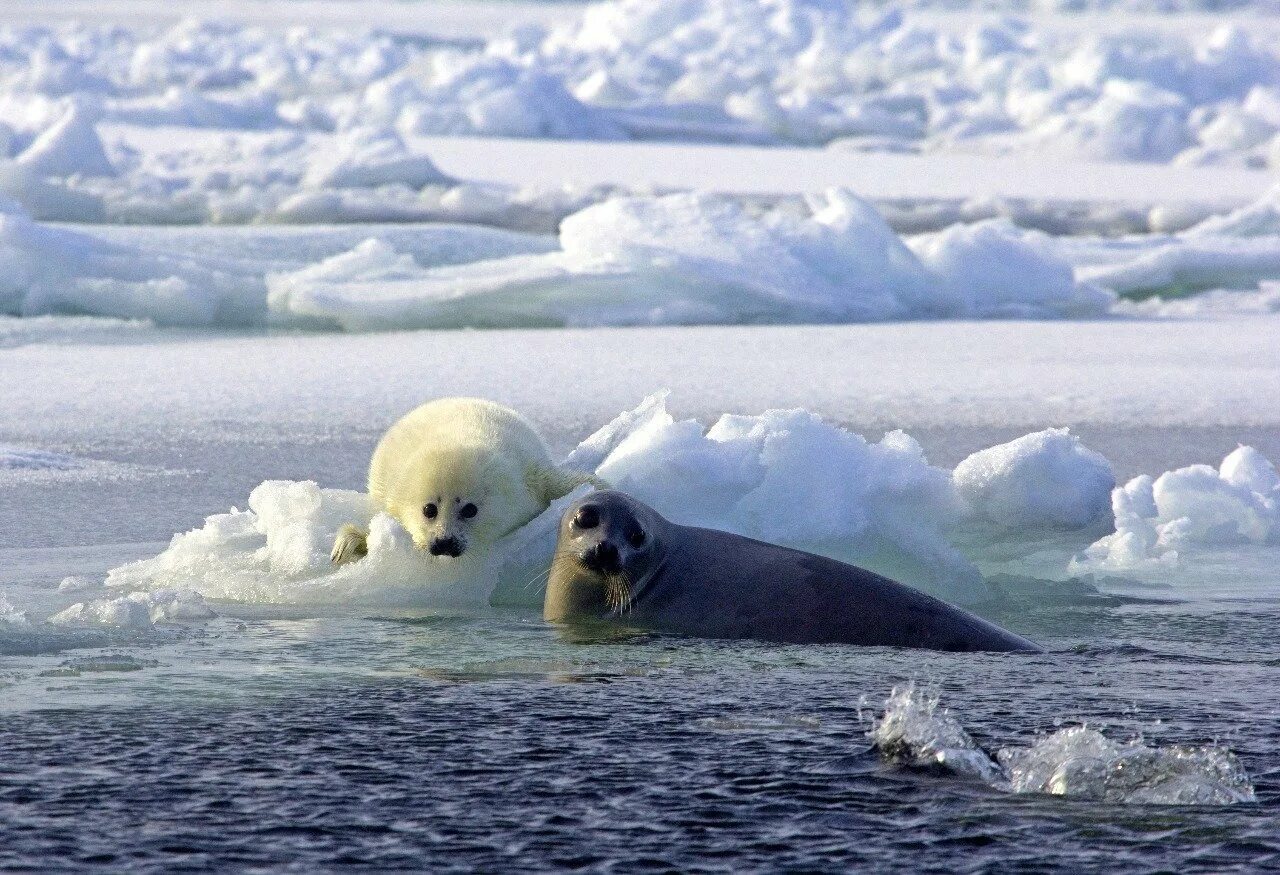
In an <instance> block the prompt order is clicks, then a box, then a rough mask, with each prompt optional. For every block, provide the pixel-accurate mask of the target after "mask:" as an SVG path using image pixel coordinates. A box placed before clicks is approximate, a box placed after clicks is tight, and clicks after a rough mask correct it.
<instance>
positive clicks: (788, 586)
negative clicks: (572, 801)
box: [542, 490, 1040, 652]
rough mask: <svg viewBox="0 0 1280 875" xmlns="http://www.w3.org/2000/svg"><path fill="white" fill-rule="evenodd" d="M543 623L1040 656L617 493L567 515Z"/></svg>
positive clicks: (906, 595)
mask: <svg viewBox="0 0 1280 875" xmlns="http://www.w3.org/2000/svg"><path fill="white" fill-rule="evenodd" d="M542 613H543V617H544V618H545V619H546V620H547V621H549V622H553V623H565V622H572V621H576V620H589V619H597V620H613V621H618V622H621V623H624V624H625V625H627V626H634V627H637V628H644V629H652V630H656V631H665V632H674V633H677V634H681V635H696V636H700V637H706V638H755V639H759V640H763V641H783V642H791V643H796V644H822V643H843V644H864V645H878V646H886V647H923V648H928V649H931V650H951V651H975V650H987V651H1031V652H1037V651H1039V650H1040V648H1039V647H1037V646H1036V645H1035V644H1033V643H1032V642H1030V641H1028V640H1027V639H1026V638H1023V637H1021V636H1019V635H1015V634H1013V633H1012V632H1008V631H1005V630H1004V629H1001V628H1000V627H999V626H996V625H994V624H992V623H989V622H987V621H986V620H983V619H982V618H980V617H976V616H974V615H973V614H970V613H969V612H968V611H963V610H961V609H960V608H957V607H954V606H952V605H949V604H947V603H946V602H944V601H941V600H940V599H936V598H934V597H933V596H930V595H926V594H925V593H922V592H919V591H918V590H915V589H912V588H911V587H909V586H904V585H903V584H901V583H897V582H895V581H892V580H890V579H888V578H887V577H881V576H880V575H878V574H875V573H873V572H870V571H867V570H866V569H863V568H858V567H856V566H853V565H847V564H845V563H843V562H837V561H836V560H834V559H828V558H826V557H823V556H817V555H814V554H812V553H805V552H802V551H800V550H792V549H789V548H787V547H779V546H777V545H776V544H766V543H764V542H763V541H755V540H752V539H751V538H744V537H742V536H741V535H733V534H730V533H728V532H721V531H716V530H714V529H700V528H693V527H690V526H680V525H676V524H675V523H672V522H670V521H668V520H666V519H664V518H663V517H662V516H661V515H659V514H658V512H657V511H655V510H654V509H653V508H651V507H649V506H648V505H645V504H643V503H641V502H639V501H637V500H636V499H634V498H632V497H631V496H629V495H626V494H625V493H622V492H617V491H613V490H604V491H600V492H594V493H592V494H590V495H587V496H584V497H583V498H581V499H579V500H578V501H576V502H574V503H573V504H572V505H570V506H569V507H568V508H567V509H566V510H565V512H564V515H563V516H562V517H561V520H560V537H559V542H558V543H557V545H556V554H555V558H554V560H553V561H552V565H551V573H550V577H549V578H548V580H547V594H546V599H545V601H544V602H543V612H542Z"/></svg>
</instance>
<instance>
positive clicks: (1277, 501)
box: [1073, 446, 1280, 570]
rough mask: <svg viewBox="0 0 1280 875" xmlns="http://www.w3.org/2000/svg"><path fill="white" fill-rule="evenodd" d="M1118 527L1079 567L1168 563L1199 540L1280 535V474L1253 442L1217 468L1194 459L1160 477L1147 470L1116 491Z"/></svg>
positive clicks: (1265, 540) (1265, 539)
mask: <svg viewBox="0 0 1280 875" xmlns="http://www.w3.org/2000/svg"><path fill="white" fill-rule="evenodd" d="M1111 506H1112V511H1113V513H1114V515H1115V520H1116V531H1115V533H1114V534H1111V535H1108V536H1106V537H1105V538H1102V539H1101V540H1099V541H1097V542H1096V543H1094V544H1092V545H1091V546H1090V547H1089V548H1088V550H1087V551H1085V554H1084V556H1083V557H1081V558H1079V559H1077V560H1075V561H1074V562H1073V567H1074V568H1077V569H1091V568H1098V569H1117V570H1123V569H1135V568H1142V567H1144V566H1153V565H1154V566H1156V567H1158V568H1162V569H1165V570H1167V569H1169V568H1172V567H1173V566H1176V565H1177V564H1178V561H1179V557H1180V556H1183V557H1185V556H1186V555H1188V554H1192V553H1193V551H1194V550H1195V549H1196V547H1197V546H1198V545H1242V544H1244V545H1248V544H1252V545H1265V544H1275V543H1276V542H1277V541H1280V475H1278V474H1277V473H1276V469H1275V466H1274V465H1273V464H1272V463H1271V461H1270V460H1269V459H1267V458H1266V457H1264V456H1263V455H1262V454H1261V453H1259V452H1258V451H1257V450H1256V449H1254V448H1253V447H1248V446H1242V447H1240V448H1238V449H1236V450H1235V451H1233V452H1232V453H1230V454H1229V455H1228V456H1227V457H1226V458H1225V459H1223V460H1222V464H1221V465H1219V466H1218V467H1217V468H1214V467H1212V466H1210V465H1190V466H1188V467H1185V468H1179V469H1177V470H1174V471H1166V472H1165V473H1163V474H1161V475H1160V476H1158V477H1156V478H1152V477H1151V476H1149V475H1146V474H1144V475H1141V476H1139V477H1135V478H1133V479H1132V480H1130V481H1129V482H1128V483H1126V484H1124V486H1122V487H1119V488H1117V489H1115V490H1114V491H1113V492H1112V495H1111Z"/></svg>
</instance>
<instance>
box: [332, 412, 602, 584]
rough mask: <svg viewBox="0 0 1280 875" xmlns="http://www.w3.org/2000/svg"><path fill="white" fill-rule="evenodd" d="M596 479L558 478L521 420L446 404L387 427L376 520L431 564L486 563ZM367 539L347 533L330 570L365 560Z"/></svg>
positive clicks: (376, 473)
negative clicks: (392, 523)
mask: <svg viewBox="0 0 1280 875" xmlns="http://www.w3.org/2000/svg"><path fill="white" fill-rule="evenodd" d="M598 482H599V481H597V480H596V479H595V478H594V477H591V476H590V475H586V474H576V473H571V472H568V471H562V470H561V469H559V468H557V467H556V465H555V463H554V462H552V461H551V456H550V454H549V453H548V452H547V447H546V444H544V443H543V442H542V438H541V437H539V436H538V433H537V432H535V431H534V430H533V427H532V426H531V425H529V423H527V422H526V421H525V420H524V419H523V418H522V417H521V416H520V415H519V414H518V413H516V412H515V411H514V410H510V409H508V408H506V407H503V406H502V405H500V404H495V403H493V402H492V401H485V400H482V399H479V398H442V399H440V400H437V401H429V402H427V403H426V404H423V405H422V406H420V407H418V408H416V409H414V410H412V411H410V412H409V413H407V414H406V415H405V416H404V417H403V418H402V419H400V421H399V422H397V423H396V424H395V425H393V426H391V428H390V429H388V430H387V433H386V434H385V435H383V437H382V440H381V441H379V442H378V446H377V449H375V450H374V451H373V458H372V459H371V460H370V462H369V502H370V506H371V510H372V511H373V513H375V514H376V513H379V512H386V513H388V514H390V515H391V516H393V517H395V518H396V519H397V520H399V522H400V524H401V525H402V526H404V528H405V529H406V530H407V531H408V532H409V534H410V535H411V536H412V537H413V543H414V545H415V546H417V547H420V548H422V549H424V550H427V551H429V552H430V553H431V555H432V556H440V557H447V558H452V559H456V558H458V557H460V556H462V555H463V554H471V555H482V554H483V553H484V552H485V551H486V550H487V549H488V548H490V547H491V546H492V545H493V543H494V542H495V541H497V540H498V539H499V538H501V537H502V536H503V535H506V534H509V533H510V532H513V531H515V530H516V529H518V528H520V527H521V526H523V525H524V524H525V523H527V522H529V521H530V520H532V519H533V518H534V517H536V516H537V515H538V514H540V513H542V512H543V511H544V510H546V509H547V505H549V504H550V503H551V502H552V501H554V500H555V499H557V498H560V497H561V496H564V495H567V494H568V493H569V492H571V491H573V490H574V489H575V488H576V487H577V486H579V485H581V484H583V483H598ZM367 537H368V532H367V531H366V530H365V529H363V528H361V527H360V526H357V525H354V524H349V525H346V526H343V527H342V530H341V531H339V532H338V537H337V539H336V540H335V541H334V544H333V552H332V554H331V559H332V560H333V562H334V564H339V565H340V564H342V563H344V562H348V561H351V560H353V559H357V558H359V557H361V556H363V555H365V554H366V553H367V552H368V547H367V541H366V539H367Z"/></svg>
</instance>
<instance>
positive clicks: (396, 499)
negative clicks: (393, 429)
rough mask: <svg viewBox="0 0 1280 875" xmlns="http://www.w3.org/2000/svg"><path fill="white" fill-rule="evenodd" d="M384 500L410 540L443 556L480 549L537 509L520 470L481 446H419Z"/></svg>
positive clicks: (478, 550) (455, 555)
mask: <svg viewBox="0 0 1280 875" xmlns="http://www.w3.org/2000/svg"><path fill="white" fill-rule="evenodd" d="M388 499H389V500H388V502H387V504H388V510H389V511H390V512H391V514H392V515H393V516H394V517H395V518H396V519H398V520H399V521H400V524H401V525H402V526H404V527H405V529H406V530H407V531H408V532H409V534H410V535H412V536H413V543H414V545H415V546H417V547H419V548H421V549H423V550H426V551H428V552H430V553H431V555H432V556H436V557H440V558H441V559H444V560H449V559H457V558H459V557H461V556H463V555H464V554H466V555H471V554H475V553H478V552H480V551H481V550H480V548H487V547H489V546H491V545H492V544H493V543H494V542H495V541H497V540H498V539H499V538H501V537H502V536H503V535H506V534H507V533H509V532H511V531H514V530H515V529H517V528H519V527H520V526H521V525H523V524H524V523H526V522H528V521H529V520H530V519H532V518H533V517H535V516H537V515H538V513H539V512H540V511H541V509H542V507H541V505H540V504H539V503H538V500H537V499H536V498H535V497H534V496H533V494H532V493H531V492H530V489H529V487H528V485H527V483H526V478H525V476H524V472H523V471H520V470H517V466H515V465H514V464H512V463H511V462H509V461H507V460H506V459H504V458H502V456H500V455H499V454H496V453H493V452H492V451H490V450H488V449H486V448H484V447H468V446H451V447H448V448H445V449H433V448H426V449H424V450H423V451H422V452H421V453H419V454H418V455H416V456H414V458H413V459H412V460H411V461H410V462H409V464H408V466H407V469H406V470H405V471H403V472H402V473H401V476H400V477H399V478H397V480H396V488H395V492H394V494H392V495H389V496H388Z"/></svg>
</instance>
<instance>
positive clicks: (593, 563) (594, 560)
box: [582, 541, 622, 574]
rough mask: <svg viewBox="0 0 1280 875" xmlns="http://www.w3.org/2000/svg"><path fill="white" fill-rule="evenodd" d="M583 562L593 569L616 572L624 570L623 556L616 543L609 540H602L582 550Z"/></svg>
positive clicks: (607, 572) (610, 572) (605, 572)
mask: <svg viewBox="0 0 1280 875" xmlns="http://www.w3.org/2000/svg"><path fill="white" fill-rule="evenodd" d="M582 564H583V565H585V566H587V567H588V568H590V569H591V570H592V571H599V572H601V573H603V574H615V573H617V572H619V571H621V570H622V556H621V555H619V553H618V548H617V546H616V545H614V544H612V543H611V542H609V541H601V542H600V543H599V544H596V545H594V546H591V547H588V548H587V549H586V550H583V551H582Z"/></svg>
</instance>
